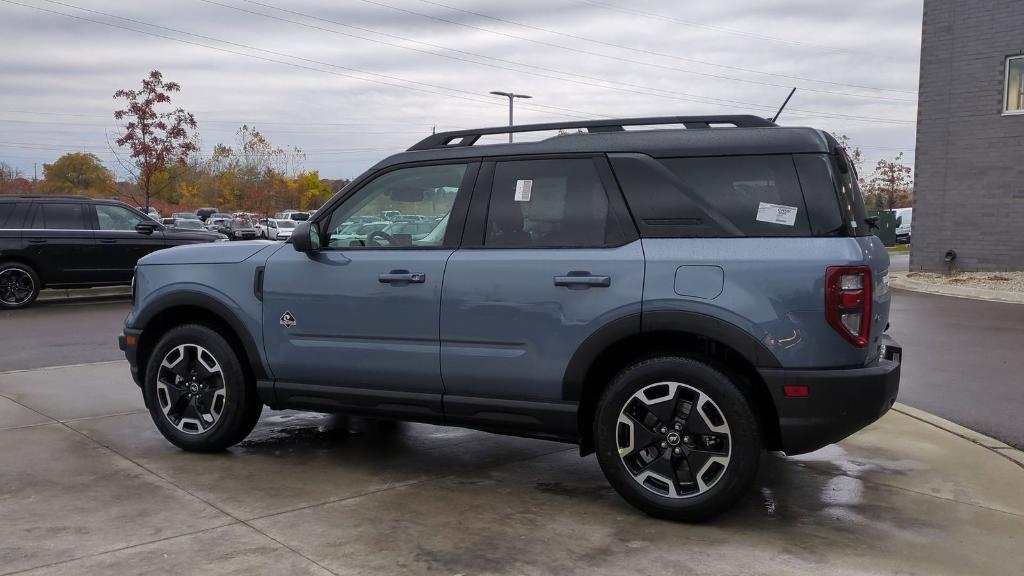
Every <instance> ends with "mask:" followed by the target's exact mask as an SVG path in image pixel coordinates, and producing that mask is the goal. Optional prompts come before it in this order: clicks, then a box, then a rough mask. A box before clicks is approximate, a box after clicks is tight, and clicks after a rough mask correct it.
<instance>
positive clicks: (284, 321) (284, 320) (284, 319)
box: [281, 310, 296, 328]
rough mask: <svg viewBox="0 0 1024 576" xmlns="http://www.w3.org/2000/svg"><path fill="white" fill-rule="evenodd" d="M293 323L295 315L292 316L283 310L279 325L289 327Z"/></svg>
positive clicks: (293, 324)
mask: <svg viewBox="0 0 1024 576" xmlns="http://www.w3.org/2000/svg"><path fill="white" fill-rule="evenodd" d="M295 324H296V322H295V316H292V313H291V312H289V311H287V310H285V312H284V314H281V326H284V327H285V328H291V327H292V326H295Z"/></svg>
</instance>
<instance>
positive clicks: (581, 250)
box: [120, 116, 901, 520]
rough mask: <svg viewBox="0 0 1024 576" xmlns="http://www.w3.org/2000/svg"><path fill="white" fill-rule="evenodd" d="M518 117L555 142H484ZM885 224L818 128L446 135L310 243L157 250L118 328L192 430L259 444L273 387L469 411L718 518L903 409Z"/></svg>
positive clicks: (681, 512) (304, 402) (170, 433)
mask: <svg viewBox="0 0 1024 576" xmlns="http://www.w3.org/2000/svg"><path fill="white" fill-rule="evenodd" d="M653 125H664V127H662V128H661V129H652V128H651V126H653ZM627 126H629V127H643V128H641V129H630V130H626V129H625V127H627ZM509 132H517V133H519V132H549V133H556V132H557V135H554V136H552V137H549V138H547V139H543V140H539V141H534V142H527V143H518V144H491V145H476V144H477V141H478V140H479V139H480V138H481V137H483V136H487V135H493V134H504V133H509ZM405 221H408V222H416V223H417V226H415V227H409V226H394V225H393V223H394V222H405ZM873 224H874V222H873V220H872V219H871V218H868V216H867V215H866V213H865V211H864V203H863V200H862V198H861V193H860V190H859V189H858V187H857V175H856V173H855V172H854V168H853V166H852V164H851V162H850V159H849V158H848V157H847V156H846V154H845V153H844V151H843V149H842V148H841V147H840V146H839V144H838V143H837V142H836V140H835V139H834V138H833V137H832V136H830V135H829V134H827V133H825V132H822V131H820V130H815V129H811V128H789V127H779V126H776V125H775V124H773V123H772V122H770V121H767V120H764V119H762V118H757V117H753V116H714V117H711V116H686V117H668V118H633V119H620V120H597V121H587V122H570V123H557V124H535V125H527V126H517V127H515V128H508V127H503V128H486V129H478V130H464V131H458V132H447V133H442V134H436V135H433V136H430V137H428V138H427V139H425V140H423V141H422V142H419V143H418V144H416V145H415V146H413V147H412V148H410V149H409V150H408V151H407V152H404V153H401V154H397V155H394V156H392V157H390V158H387V159H386V160H383V161H382V162H380V163H379V164H377V165H376V166H374V167H373V168H371V169H370V170H369V171H368V172H367V173H366V174H364V175H363V176H361V177H360V178H358V179H357V180H355V181H354V182H352V183H351V184H350V185H349V186H347V187H346V188H345V189H344V190H342V191H341V192H340V193H338V195H337V196H336V197H335V198H333V199H332V200H331V201H329V202H328V203H327V204H326V205H324V207H323V208H322V209H320V210H318V211H317V213H316V215H315V216H313V217H312V218H311V219H310V220H308V221H306V222H302V223H301V224H299V225H298V226H297V227H296V229H295V232H294V234H293V235H292V237H291V239H290V240H289V242H288V244H285V245H282V244H280V243H273V242H268V241H252V242H234V243H230V244H220V245H208V246H183V247H177V248H172V249H168V250H163V251H160V252H156V253H154V254H151V255H149V256H146V257H145V258H143V259H142V260H141V261H140V262H139V266H138V268H137V271H136V274H135V280H134V296H133V304H134V305H133V309H132V311H131V313H130V314H129V315H128V318H127V319H126V321H125V328H124V334H123V335H122V336H121V337H120V340H121V341H120V344H121V347H122V349H124V351H125V354H126V356H127V358H128V360H129V362H130V364H131V370H132V375H133V376H134V378H135V381H136V382H137V383H138V384H139V386H140V387H141V388H142V392H143V395H144V396H145V401H146V405H147V406H148V408H149V410H150V412H151V413H152V417H153V420H154V422H155V424H156V426H157V427H158V428H159V430H160V432H162V433H163V435H164V436H165V437H166V438H167V439H168V440H169V441H171V442H173V443H174V444H176V445H178V446H180V447H181V448H183V449H185V450H193V451H204V452H205V451H216V450H223V449H225V448H227V447H229V446H231V445H233V444H235V443H236V442H239V441H240V440H242V439H243V438H244V437H245V436H246V435H247V434H248V433H249V432H250V431H251V430H252V428H253V426H255V424H256V421H257V419H258V418H259V416H260V412H261V410H262V408H263V406H264V405H266V406H269V407H270V408H271V409H275V410H280V409H285V408H293V409H303V410H315V411H321V412H337V413H349V414H361V415H367V416H371V417H382V418H395V419H404V420H415V421H420V422H432V423H437V424H445V425H456V426H466V427H471V428H479V429H482V430H488V431H492V432H497V433H502V434H515V435H522V436H533V437H538V438H547V439H555V440H561V441H566V442H573V443H578V444H579V446H580V453H581V455H587V454H590V453H594V452H596V454H597V459H598V461H599V463H600V465H601V468H602V469H603V471H604V473H605V475H606V476H607V478H608V481H609V482H610V483H611V484H612V486H614V488H615V489H616V490H617V491H618V492H619V493H620V494H621V495H622V496H623V497H624V498H625V499H626V500H628V501H629V502H630V503H632V504H634V505H635V506H636V507H637V508H639V509H641V510H643V511H645V512H647V513H649V514H652V515H655V516H659V517H665V518H672V519H682V520H699V519H703V518H707V517H709V516H711V515H714V514H717V513H719V512H721V511H722V510H724V509H726V508H728V507H729V506H730V505H732V504H733V503H734V502H735V501H736V500H737V499H738V498H740V497H741V496H742V495H743V493H744V491H745V490H746V489H747V488H748V487H749V486H750V484H751V483H752V481H753V479H754V477H755V475H756V472H757V469H758V463H759V460H760V455H761V452H762V450H763V449H768V450H781V451H783V452H785V453H787V454H800V453H804V452H808V451H811V450H815V449H817V448H820V447H822V446H825V445H827V444H830V443H833V442H836V441H839V440H841V439H843V438H845V437H846V436H848V435H850V434H852V433H853V432H855V431H857V430H859V429H861V428H863V427H864V426H866V425H868V424H870V423H871V422H873V421H875V420H876V419H877V418H879V417H880V416H881V415H882V414H884V413H885V412H886V411H887V410H888V409H889V408H890V407H891V406H892V404H893V402H895V400H896V394H897V390H898V388H899V375H900V367H899V357H900V354H901V350H900V348H899V347H898V346H897V345H896V344H895V342H893V341H892V340H891V339H890V338H889V337H888V336H886V335H885V334H884V331H885V330H886V328H887V327H888V317H889V303H890V294H889V287H888V268H889V258H888V255H887V253H886V251H885V248H884V247H883V246H882V244H881V242H880V241H879V240H878V239H877V238H876V237H875V236H873V235H872V234H871V227H872V225H873ZM406 230H408V231H406Z"/></svg>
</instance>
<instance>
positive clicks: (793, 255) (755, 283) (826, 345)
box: [643, 237, 889, 368]
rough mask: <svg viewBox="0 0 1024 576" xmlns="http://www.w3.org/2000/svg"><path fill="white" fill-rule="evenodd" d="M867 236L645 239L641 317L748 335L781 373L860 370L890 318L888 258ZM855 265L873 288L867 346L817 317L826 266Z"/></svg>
mask: <svg viewBox="0 0 1024 576" xmlns="http://www.w3.org/2000/svg"><path fill="white" fill-rule="evenodd" d="M872 238H874V237H867V238H686V239H644V240H643V248H644V254H645V258H646V262H647V269H646V278H645V282H644V314H647V313H648V312H652V311H660V310H683V311H688V312H695V313H700V314H706V315H709V316H714V317H716V318H719V319H721V320H724V321H727V322H729V323H731V324H733V325H735V326H737V327H739V328H741V329H743V330H745V331H746V332H748V333H750V334H751V335H752V336H753V337H754V338H756V339H757V340H758V341H760V342H761V343H762V344H763V345H764V346H765V347H767V348H768V350H770V351H771V352H772V354H774V355H775V357H776V358H777V359H778V361H779V363H780V364H781V365H782V366H783V367H785V368H838V367H851V366H862V365H864V364H865V363H867V362H869V361H870V360H872V359H873V358H872V355H873V354H874V355H877V348H878V340H879V338H880V337H881V333H882V330H883V329H884V328H885V326H886V323H887V322H888V313H889V294H888V293H887V291H886V292H884V293H883V292H882V291H881V290H879V289H878V285H879V283H880V282H881V281H882V272H883V271H887V270H888V255H887V254H886V253H885V249H884V247H882V248H881V252H880V253H879V248H878V246H881V243H880V242H879V243H878V246H875V244H874V242H872V240H871V239H872ZM875 242H877V239H875ZM858 264H868V265H870V266H871V267H872V272H873V274H872V276H873V278H874V282H875V284H876V290H875V291H874V292H875V296H874V311H873V314H874V315H875V316H876V319H875V322H874V324H873V326H872V331H871V339H872V344H870V345H869V346H868V347H867V349H858V348H855V347H853V346H852V345H851V344H849V343H848V342H847V341H846V340H845V339H843V337H842V336H840V335H839V334H838V333H837V332H836V331H835V330H833V329H832V327H831V326H829V325H828V323H827V321H826V320H825V314H824V308H825V269H826V268H827V267H828V266H837V265H858ZM681 267H687V268H683V269H682V270H681ZM689 267H693V268H689ZM718 269H720V270H721V272H718V271H717V270H718ZM719 283H720V286H719V285H718V284H719Z"/></svg>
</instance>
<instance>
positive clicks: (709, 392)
mask: <svg viewBox="0 0 1024 576" xmlns="http://www.w3.org/2000/svg"><path fill="white" fill-rule="evenodd" d="M594 427H595V430H594V437H595V440H596V444H597V458H598V462H599V463H600V465H601V469H602V470H603V471H604V474H605V476H606V477H607V478H608V481H609V483H611V485H612V486H613V487H614V488H615V490H616V491H618V493H619V494H620V495H621V496H622V497H623V498H625V499H626V500H627V501H628V502H629V503H631V504H632V505H634V506H636V507H637V508H639V509H640V510H642V511H644V512H646V513H648V514H650V515H652V516H657V517H660V518H666V519H670V520H685V521H700V520H705V519H707V518H710V517H711V516H714V515H717V514H720V513H721V512H723V511H725V510H727V509H728V508H730V507H731V506H732V505H733V504H735V503H736V501H737V500H739V499H740V498H741V497H742V496H743V495H744V493H745V492H746V491H747V489H748V488H749V487H750V485H751V483H752V482H753V480H754V477H755V476H756V474H757V468H758V464H759V462H760V458H761V433H760V428H759V426H758V422H757V419H756V418H755V416H754V414H753V412H752V411H751V409H750V406H749V404H748V403H747V401H746V398H745V397H744V396H743V394H742V393H741V392H740V390H739V389H738V388H737V387H736V385H735V384H734V383H733V382H732V381H731V380H730V378H729V377H728V376H726V375H725V373H723V372H722V371H720V370H718V369H716V368H714V367H713V366H711V365H710V364H707V363H705V362H702V361H699V360H695V359H692V358H686V357H660V358H653V359H650V360H644V361H642V362H638V363H636V364H634V365H632V366H630V367H628V368H626V369H625V370H623V371H622V372H621V373H619V375H618V376H616V377H615V379H614V380H613V381H612V383H611V384H610V385H609V387H608V388H607V389H606V390H605V392H604V394H602V397H601V399H600V401H599V404H598V407H597V415H596V418H595V422H594Z"/></svg>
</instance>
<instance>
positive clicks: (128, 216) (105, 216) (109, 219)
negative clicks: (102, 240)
mask: <svg viewBox="0 0 1024 576" xmlns="http://www.w3.org/2000/svg"><path fill="white" fill-rule="evenodd" d="M96 222H97V223H98V224H99V227H100V230H135V226H136V225H137V224H139V223H140V222H142V216H139V215H138V214H136V213H135V212H132V211H131V210H129V209H127V208H123V207H121V206H111V205H109V204H97V205H96Z"/></svg>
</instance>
